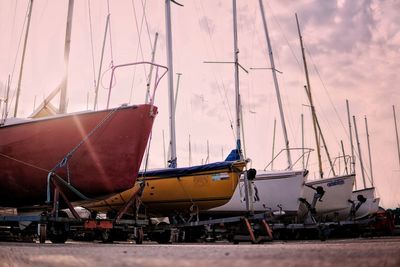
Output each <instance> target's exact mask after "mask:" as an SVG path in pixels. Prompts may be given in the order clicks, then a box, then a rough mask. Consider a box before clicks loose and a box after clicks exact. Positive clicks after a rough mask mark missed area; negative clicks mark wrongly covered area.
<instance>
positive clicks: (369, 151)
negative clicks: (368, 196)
mask: <svg viewBox="0 0 400 267" xmlns="http://www.w3.org/2000/svg"><path fill="white" fill-rule="evenodd" d="M364 120H365V131H366V133H367V144H368V158H369V171H370V173H371V184H372V186H374V174H373V173H372V160H371V146H370V144H369V132H368V121H367V116H365V117H364Z"/></svg>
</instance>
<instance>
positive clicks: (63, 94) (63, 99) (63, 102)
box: [58, 0, 74, 114]
mask: <svg viewBox="0 0 400 267" xmlns="http://www.w3.org/2000/svg"><path fill="white" fill-rule="evenodd" d="M73 13H74V0H69V2H68V16H67V28H66V31H65V46H64V62H65V73H64V80H63V83H62V84H61V88H60V106H59V109H58V112H59V113H61V114H62V113H65V112H66V111H67V84H68V62H69V51H70V49H71V29H72V15H73Z"/></svg>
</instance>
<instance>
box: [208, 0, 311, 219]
mask: <svg viewBox="0 0 400 267" xmlns="http://www.w3.org/2000/svg"><path fill="white" fill-rule="evenodd" d="M259 4H260V11H261V16H262V19H263V26H264V31H265V37H266V42H267V45H268V53H269V58H270V64H271V70H272V76H273V80H274V85H275V90H276V96H277V101H278V106H279V111H280V118H281V124H282V130H283V135H284V139H285V145H286V149H284V150H283V151H286V156H287V162H288V168H287V169H286V170H281V171H266V170H265V169H264V170H261V171H257V174H256V177H255V179H254V180H252V181H250V187H249V189H250V190H249V191H250V192H251V193H250V197H249V201H248V203H247V205H246V197H245V195H246V194H245V193H244V192H245V181H244V179H243V178H242V179H241V180H240V181H239V184H238V186H237V187H236V189H235V192H234V194H233V196H232V198H231V200H230V201H229V202H228V203H227V204H225V205H223V206H221V207H217V208H214V209H211V210H210V211H208V212H207V213H208V214H225V215H228V214H229V215H239V214H243V213H246V212H249V211H250V212H254V213H260V212H265V211H272V212H274V214H276V215H295V214H297V211H298V209H299V205H300V201H299V198H300V196H301V194H302V191H303V185H304V182H305V177H306V176H307V173H308V171H307V170H305V169H302V170H293V164H292V159H291V154H290V151H291V149H290V147H289V140H288V136H287V130H286V123H285V117H284V113H283V107H282V101H281V97H280V91H279V85H278V80H277V77H276V69H275V63H274V57H273V53H272V47H271V42H270V39H269V34H268V28H267V22H266V19H265V14H264V7H263V2H262V0H259ZM233 16H234V31H235V36H236V27H235V25H236V21H235V20H236V1H235V0H234V1H233ZM236 41H237V40H236V39H235V47H237V44H236ZM235 51H236V49H235ZM235 54H236V53H235ZM235 78H236V76H235ZM237 84H238V82H237ZM303 156H304V155H303Z"/></svg>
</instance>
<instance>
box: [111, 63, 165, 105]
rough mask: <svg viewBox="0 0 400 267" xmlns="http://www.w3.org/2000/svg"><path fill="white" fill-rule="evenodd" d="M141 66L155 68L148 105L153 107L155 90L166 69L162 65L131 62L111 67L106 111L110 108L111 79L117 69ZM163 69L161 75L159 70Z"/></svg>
mask: <svg viewBox="0 0 400 267" xmlns="http://www.w3.org/2000/svg"><path fill="white" fill-rule="evenodd" d="M142 64H147V65H151V66H153V67H155V77H154V86H153V93H152V94H151V97H150V100H149V103H148V104H150V105H152V106H153V105H154V98H155V94H156V90H157V87H158V84H159V83H160V81H161V79H162V78H163V77H164V76H165V74H166V73H167V72H168V68H167V67H166V66H163V65H159V64H156V63H152V62H148V61H140V62H132V63H125V64H119V65H113V66H112V67H111V78H110V85H109V87H108V97H107V109H108V108H109V106H110V98H111V90H112V87H113V79H114V75H115V71H116V70H117V69H118V68H123V67H128V66H135V65H142ZM160 68H161V69H163V70H164V72H163V73H161V74H160V73H159V69H160Z"/></svg>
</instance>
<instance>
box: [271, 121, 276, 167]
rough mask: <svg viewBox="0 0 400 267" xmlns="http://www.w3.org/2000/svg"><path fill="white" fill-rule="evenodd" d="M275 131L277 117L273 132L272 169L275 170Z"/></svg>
mask: <svg viewBox="0 0 400 267" xmlns="http://www.w3.org/2000/svg"><path fill="white" fill-rule="evenodd" d="M275 131H276V119H275V118H274V132H273V134H272V158H271V171H272V170H274V158H275Z"/></svg>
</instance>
